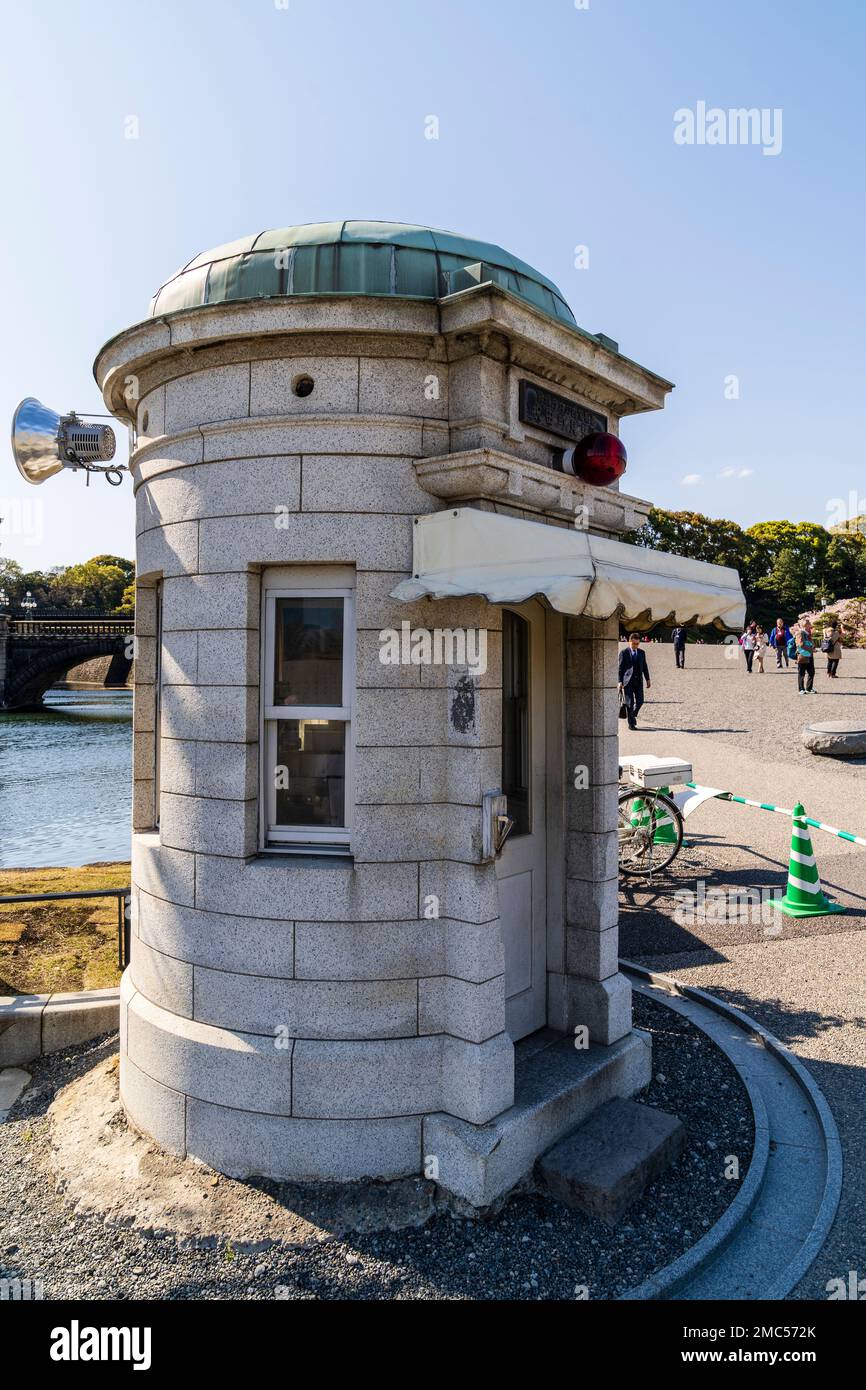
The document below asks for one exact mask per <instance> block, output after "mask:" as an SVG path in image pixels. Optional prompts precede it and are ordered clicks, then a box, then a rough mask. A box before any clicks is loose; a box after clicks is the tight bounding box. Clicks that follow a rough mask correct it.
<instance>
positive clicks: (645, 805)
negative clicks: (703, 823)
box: [617, 767, 683, 876]
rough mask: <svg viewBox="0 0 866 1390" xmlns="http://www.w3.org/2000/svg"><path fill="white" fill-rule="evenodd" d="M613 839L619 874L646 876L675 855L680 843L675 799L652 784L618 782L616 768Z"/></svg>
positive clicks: (658, 870)
mask: <svg viewBox="0 0 866 1390" xmlns="http://www.w3.org/2000/svg"><path fill="white" fill-rule="evenodd" d="M619 779H620V781H619V785H620V788H621V790H620V793H619V801H618V805H617V841H618V853H619V869H620V873H623V874H632V875H646V876H650V875H651V874H654V873H659V872H660V871H661V870H662V869H666V868H667V866H668V865H669V864H670V863H671V862H672V861H673V860H674V859H675V858H676V856H677V855H678V854H679V852H680V850H681V848H682V843H683V818H682V814H681V812H680V809H679V807H678V806H677V804H676V802H675V801H674V800H673V799H672V798H671V797H670V796H668V794H667V793H666V792H661V791H658V790H657V789H656V788H655V787H639V786H635V785H634V784H632V783H628V782H623V781H622V767H620V769H619Z"/></svg>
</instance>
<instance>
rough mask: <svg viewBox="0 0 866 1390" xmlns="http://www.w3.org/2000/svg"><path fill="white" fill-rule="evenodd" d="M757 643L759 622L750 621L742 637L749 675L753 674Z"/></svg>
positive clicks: (741, 641) (741, 643)
mask: <svg viewBox="0 0 866 1390" xmlns="http://www.w3.org/2000/svg"><path fill="white" fill-rule="evenodd" d="M757 645H758V624H757V623H749V626H748V627H747V628H746V630H745V632H744V633H743V635H742V637H741V638H740V646H741V647H742V649H743V651H744V652H745V654H746V672H747V674H748V675H751V674H752V662H753V661H754V659H755V648H756V647H757Z"/></svg>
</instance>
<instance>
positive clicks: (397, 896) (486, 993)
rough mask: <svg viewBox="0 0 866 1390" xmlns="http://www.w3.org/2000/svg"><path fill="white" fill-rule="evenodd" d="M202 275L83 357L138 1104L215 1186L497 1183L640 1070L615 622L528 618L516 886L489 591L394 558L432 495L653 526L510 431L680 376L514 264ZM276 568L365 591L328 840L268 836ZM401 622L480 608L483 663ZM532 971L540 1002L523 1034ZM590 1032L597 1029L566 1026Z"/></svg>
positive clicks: (477, 1193) (438, 499) (395, 236)
mask: <svg viewBox="0 0 866 1390" xmlns="http://www.w3.org/2000/svg"><path fill="white" fill-rule="evenodd" d="M337 225H339V224H337ZM349 225H350V224H349ZM415 230H417V229H415ZM383 235H384V234H383ZM390 236H391V239H392V244H397V245H399V244H400V241H399V229H398V231H397V232H394V231H393V230H392V231H391V232H390ZM451 241H452V243H456V242H457V239H456V238H452V239H451ZM308 244H309V238H308ZM472 245H477V244H472ZM230 249H231V248H229V250H230ZM226 254H227V252H226V251H221V252H219V253H213V257H212V259H213V260H214V261H219V259H220V257H225V255H226ZM496 254H500V255H501V254H502V253H498V248H489V254H488V255H486V256H485V260H487V261H491V262H494V264H495V257H496ZM470 258H471V259H474V260H477V259H478V257H477V256H471V257H470ZM199 262H200V263H201V264H208V260H207V258H206V257H205V258H199ZM193 266H194V267H195V266H196V263H193ZM210 273H211V275H213V269H211V272H210ZM197 277H198V279H197ZM186 278H187V279H189V280H190V281H191V282H193V281H194V282H195V284H191V287H190V290H189V293H187V294H186V298H184V294H183V293H180V294H177V293H175V294H174V299H173V300H171V301H163V299H162V297H161V299H160V300H159V301H157V304H156V309H155V316H154V317H152V318H150V319H149V320H147V321H145V322H143V323H140V324H138V325H136V326H135V327H133V328H130V329H129V330H127V331H126V332H124V333H122V334H120V335H119V336H118V337H116V338H115V339H113V340H112V341H111V342H109V343H108V344H107V345H106V346H105V347H104V348H103V349H102V351H101V352H100V354H99V357H98V359H97V362H96V367H95V371H96V376H97V380H98V382H99V385H100V388H101V389H102V391H103V394H104V398H105V401H106V404H107V407H108V408H109V409H110V410H111V411H112V412H113V413H114V414H115V415H116V416H117V417H118V418H119V419H121V420H128V421H130V422H131V423H133V424H134V428H135V431H136V437H135V447H134V451H133V453H132V456H131V460H130V468H131V471H132V474H133V480H134V490H135V505H136V518H137V521H136V529H137V565H138V579H137V635H138V647H137V661H136V688H135V714H134V735H133V737H134V797H133V849H132V858H133V868H132V881H133V940H132V961H131V965H130V967H129V968H128V970H127V971H126V973H125V975H124V977H123V984H122V1005H121V1093H122V1097H123V1102H124V1105H125V1107H126V1110H127V1113H128V1115H129V1116H130V1118H131V1120H132V1122H133V1123H134V1124H135V1125H136V1126H138V1127H139V1128H140V1129H141V1130H143V1131H145V1132H146V1133H147V1134H149V1135H151V1136H153V1138H154V1139H155V1140H156V1141H157V1142H158V1143H159V1144H160V1145H162V1146H163V1147H164V1148H166V1149H168V1150H170V1151H171V1152H173V1153H176V1154H180V1155H189V1156H194V1157H195V1158H197V1159H200V1160H203V1161H204V1162H206V1163H208V1164H210V1165H212V1166H213V1167H214V1168H216V1169H218V1170H220V1171H223V1172H226V1173H229V1174H232V1175H236V1176H247V1175H253V1174H257V1175H264V1176H268V1177H271V1178H275V1179H293V1180H319V1181H322V1180H324V1181H340V1182H345V1181H351V1180H356V1179H362V1178H370V1177H372V1178H379V1179H394V1178H399V1177H404V1176H407V1175H418V1174H424V1175H426V1176H429V1177H434V1178H436V1179H437V1180H438V1181H439V1182H440V1184H441V1185H442V1186H443V1187H444V1188H445V1189H446V1190H448V1191H450V1192H452V1193H454V1194H455V1195H456V1196H458V1197H460V1198H462V1199H464V1200H466V1201H468V1202H471V1203H474V1204H475V1205H477V1206H483V1205H485V1204H486V1203H487V1202H489V1201H491V1200H493V1199H494V1198H496V1197H498V1196H499V1195H501V1193H502V1192H504V1191H505V1190H507V1189H508V1187H510V1186H511V1185H512V1184H513V1183H514V1182H516V1181H517V1180H518V1179H519V1178H520V1177H522V1176H523V1175H524V1174H525V1173H526V1172H527V1171H528V1170H529V1169H530V1168H531V1166H532V1163H533V1161H534V1159H535V1158H536V1157H537V1156H538V1154H539V1153H540V1152H541V1151H543V1150H544V1149H545V1148H547V1147H549V1146H550V1144H552V1143H553V1142H555V1141H556V1140H557V1139H558V1138H560V1137H561V1135H562V1134H563V1133H564V1132H565V1131H566V1130H567V1129H569V1128H571V1127H573V1125H574V1124H576V1123H579V1122H580V1120H582V1119H583V1118H584V1117H585V1116H586V1115H587V1114H588V1113H590V1111H591V1110H592V1109H594V1108H595V1107H596V1106H597V1105H599V1104H600V1103H602V1102H603V1101H605V1100H607V1099H609V1098H611V1097H612V1096H625V1095H630V1094H633V1093H634V1092H635V1091H636V1090H638V1089H639V1088H640V1087H641V1086H643V1085H645V1084H646V1082H647V1081H648V1079H649V1048H648V1044H647V1041H646V1039H645V1038H643V1037H642V1036H641V1035H639V1034H636V1033H635V1032H633V1031H632V1023H631V999H630V988H629V985H628V983H627V981H626V980H625V978H624V977H623V976H622V975H621V974H620V973H619V972H618V968H617V860H616V831H615V825H616V783H617V719H616V714H617V702H616V698H615V695H614V687H615V685H616V662H617V650H618V648H617V636H618V625H617V621H616V619H610V620H608V621H607V622H591V621H590V620H588V619H585V618H568V617H562V616H560V615H558V614H554V613H553V612H552V611H551V610H549V609H547V608H546V607H543V606H542V605H541V604H536V605H535V609H534V613H535V617H534V622H535V628H534V629H533V630H534V631H536V632H537V633H539V634H540V637H539V640H542V639H543V642H544V646H543V648H542V649H541V650H542V652H543V655H542V657H541V660H542V661H543V663H544V676H545V686H544V693H543V697H542V696H539V697H538V701H537V703H541V702H542V700H543V709H540V708H535V709H534V712H533V713H532V715H531V718H532V719H533V720H536V721H541V722H540V724H539V727H540V728H543V743H542V745H541V747H542V753H541V754H540V755H538V756H541V757H542V758H543V765H542V766H541V768H540V775H541V782H540V790H538V789H536V792H535V793H534V795H536V798H537V804H536V809H535V814H536V824H540V823H541V822H540V820H539V817H541V818H542V819H543V824H544V829H545V840H544V843H543V844H542V845H540V846H536V851H537V852H536V855H535V859H534V860H533V861H532V863H531V864H530V866H529V868H528V869H527V868H526V867H525V866H524V867H521V862H522V861H519V860H514V861H513V868H514V874H515V877H513V878H509V877H507V876H506V877H505V878H503V875H502V867H501V864H498V863H497V862H494V861H491V860H489V859H488V860H484V858H483V851H482V841H483V834H482V803H483V800H484V796H485V793H487V792H489V791H491V790H496V789H499V788H500V787H501V786H502V780H503V767H502V744H503V722H502V721H503V671H502V635H503V620H504V612H506V611H507V610H503V608H502V607H500V606H496V605H491V604H489V603H487V602H486V601H485V600H484V599H481V598H475V597H465V598H458V599H453V600H448V601H443V600H438V601H437V600H432V599H422V600H419V601H417V602H415V603H410V604H406V603H401V602H398V601H397V600H396V599H394V598H393V597H392V596H391V595H392V591H393V590H394V589H395V587H396V585H397V584H398V583H399V582H400V581H401V580H402V579H405V578H406V577H407V576H410V575H411V573H412V532H413V518H414V517H416V516H419V515H422V514H424V513H428V512H432V511H437V510H440V509H442V508H443V507H447V506H453V505H455V504H456V505H471V506H478V507H481V508H485V509H488V510H500V511H508V512H510V513H511V514H513V515H516V516H523V517H529V518H531V519H533V520H535V521H543V522H546V523H547V524H548V525H551V526H569V525H573V517H574V513H575V510H576V509H578V508H580V507H584V508H585V509H586V510H587V514H588V515H589V519H590V520H589V524H590V528H591V529H594V530H599V531H601V532H602V533H603V534H607V535H615V534H617V532H620V531H622V530H624V529H625V528H627V527H632V526H634V525H636V524H639V523H640V521H641V520H642V519H643V517H644V516H645V515H646V511H647V506H648V504H646V503H642V502H640V501H637V500H635V499H633V498H629V497H627V496H625V495H624V494H622V493H621V492H619V491H618V490H617V489H616V488H614V489H595V488H591V487H587V486H586V485H584V484H582V483H580V482H579V481H578V480H577V479H575V478H566V477H565V476H564V475H562V474H556V473H554V472H553V471H552V468H551V462H552V460H553V458H554V457H555V451H556V450H557V449H561V448H562V447H563V443H564V441H563V439H562V438H560V437H558V436H556V435H554V434H551V433H546V432H545V431H544V430H541V429H539V428H537V427H536V426H534V425H532V424H530V423H527V422H525V421H523V420H521V418H520V416H521V411H520V401H519V397H520V382H521V381H529V382H533V383H536V384H538V385H541V386H546V387H547V388H548V389H550V390H553V391H555V392H557V393H558V394H559V395H561V396H562V397H564V398H566V399H568V400H570V401H573V402H574V403H575V404H576V405H579V406H581V407H584V408H585V409H586V410H588V411H594V412H599V413H601V414H602V415H603V416H604V417H605V418H606V420H607V422H608V429H609V430H610V431H611V432H616V431H617V428H618V420H619V418H620V417H621V416H622V415H625V414H629V413H633V412H635V411H640V410H646V409H655V408H659V407H661V406H662V404H663V401H664V396H665V393H666V391H667V390H668V389H669V385H668V383H666V382H664V381H662V380H661V379H660V378H658V377H656V376H655V375H653V374H652V373H649V372H647V371H645V370H644V369H642V368H640V367H638V366H637V365H635V364H634V363H632V362H630V361H628V360H627V359H626V358H624V357H622V356H620V355H619V354H618V353H617V352H616V351H614V350H612V346H611V345H609V340H600V339H597V338H595V337H593V336H592V335H590V334H586V333H583V332H582V331H581V330H579V329H577V327H576V326H575V325H573V324H572V323H569V322H567V321H564V320H563V319H562V317H561V316H560V317H556V316H554V314H552V313H550V312H546V311H545V310H544V309H542V308H540V307H539V306H538V305H537V304H533V303H531V302H528V300H527V299H526V298H525V297H524V296H523V295H522V294H521V293H519V292H517V291H516V290H515V289H514V288H512V287H510V282H509V284H503V283H490V282H487V283H481V284H478V285H475V286H472V285H470V287H469V288H467V289H465V290H458V291H457V292H455V293H451V294H446V295H444V296H441V295H436V294H435V293H434V294H432V295H430V296H428V297H424V296H415V297H402V296H401V295H398V294H395V293H394V292H393V282H392V284H391V285H390V286H389V288H388V290H387V291H386V292H382V293H378V294H367V293H361V292H345V293H334V292H331V293H317V292H316V290H315V289H313V290H312V291H309V292H305V293H298V292H292V289H291V286H290V285H288V284H287V283H286V282H285V281H283V282H282V284H281V287H280V292H279V293H274V294H267V295H263V296H262V297H259V298H245V299H231V298H228V297H224V298H222V299H221V298H219V297H218V296H214V295H213V294H212V295H211V296H210V299H211V300H212V301H213V302H206V303H200V302H199V300H200V299H201V298H202V295H203V294H206V293H207V290H206V289H203V288H202V287H201V277H200V276H199V272H198V270H196V269H194V270H193V271H192V272H191V273H190V274H189V275H188V276H187V277H186ZM539 280H541V277H539ZM177 283H178V282H174V284H175V287H176V286H177ZM514 284H515V285H518V288H519V282H518V281H517V279H515V280H514ZM196 285H198V288H196ZM163 302H167V303H169V304H170V308H169V311H168V312H164V313H163V312H161V305H162V304H163ZM310 383H312V385H311V386H310ZM286 586H287V587H286ZM292 588H295V589H296V590H297V591H299V592H304V590H307V591H308V592H312V593H313V594H318V595H321V594H327V592H328V590H339V591H340V593H341V594H343V595H344V596H345V597H346V603H347V605H348V608H347V609H346V611H349V608H351V610H353V614H354V618H353V627H352V629H351V630H350V629H349V628H347V629H346V632H345V633H344V638H343V654H342V658H343V663H344V678H345V683H346V688H347V690H348V694H347V695H346V697H345V698H346V699H347V700H348V704H347V705H346V706H345V707H344V708H343V709H342V713H341V715H340V719H341V722H342V723H343V724H344V725H345V726H346V727H345V733H344V734H341V735H340V737H341V738H342V737H345V742H346V747H347V755H346V760H345V769H346V771H345V793H346V802H347V806H348V811H347V816H346V827H347V828H346V833H345V836H344V837H343V841H342V843H341V842H340V836H339V834H338V835H337V836H335V837H332V838H331V839H330V840H329V839H327V837H326V838H325V839H314V840H313V841H312V842H311V843H308V844H306V845H305V844H304V843H302V841H303V836H301V837H300V840H297V839H296V841H295V842H294V843H292V842H291V836H290V839H289V842H288V843H287V842H285V841H280V840H279V839H274V837H273V835H269V833H268V822H269V821H270V820H271V817H272V814H273V804H274V803H273V799H272V796H271V790H270V789H271V785H272V782H273V779H274V776H275V772H274V767H273V766H271V759H270V754H269V752H268V750H267V748H266V747H265V743H264V742H263V730H267V726H268V709H269V705H268V702H269V700H270V699H271V698H272V697H273V691H272V690H271V689H270V687H269V684H268V683H269V680H270V673H269V670H268V661H267V653H268V652H269V651H270V650H271V649H270V648H269V646H268V643H269V642H272V641H273V636H272V635H271V636H270V637H269V635H268V633H267V632H266V631H264V630H263V623H266V622H267V613H268V611H269V610H268V604H267V595H268V593H269V592H286V591H291V590H292ZM516 616H517V617H519V614H518V615H516ZM405 621H408V622H409V623H410V624H411V625H412V628H413V629H416V628H424V629H428V630H433V629H436V628H440V629H441V628H449V629H466V630H469V629H471V630H475V629H483V630H485V631H486V633H487V663H486V669H485V670H483V671H481V670H472V669H469V668H467V666H464V667H462V668H460V667H456V666H453V665H433V664H429V665H424V664H421V665H415V664H408V665H404V664H390V665H388V664H383V663H382V661H381V660H380V651H381V646H382V641H381V634H382V632H383V630H386V629H396V630H397V631H400V630H401V624H402V623H403V622H405ZM510 621H513V620H512V619H506V622H510ZM533 641H535V638H533ZM533 650H535V649H534V648H533ZM509 660H511V657H510V658H509ZM509 679H510V678H509ZM269 691H270V693H269ZM278 713H279V712H278ZM308 717H309V713H308ZM528 717H530V716H527V718H528ZM294 734H297V729H294ZM289 742H291V739H290V740H289ZM295 743H297V739H295ZM536 760H537V758H536ZM576 765H582V766H585V767H586V768H587V769H588V773H589V786H588V789H586V790H576V789H575V788H574V786H573V783H572V776H571V769H573V768H574V767H575V766H576ZM536 772H538V769H536ZM331 786H332V791H333V784H331ZM339 790H340V789H339V788H338V793H339ZM338 818H339V817H338ZM326 819H327V813H326ZM332 819H333V817H332ZM512 843H513V844H517V845H518V846H519V845H520V837H519V836H518V837H517V838H516V839H515V840H514V841H509V842H507V844H512ZM527 843H528V842H527ZM509 852H510V853H512V851H509ZM516 852H517V851H514V852H513V853H516ZM520 852H521V853H522V852H523V851H520ZM527 874H528V875H529V878H528V879H527V877H526V875H527ZM527 885H528V886H527ZM524 890H526V891H524ZM527 895H528V896H527ZM503 896H504V897H505V898H507V899H508V903H507V911H503V908H502V900H503ZM515 904H517V906H516V907H515ZM521 912H523V913H524V914H525V915H526V916H527V920H526V921H525V922H524V923H523V925H521V916H520V914H521ZM539 913H542V914H543V916H542V918H541V919H539ZM506 916H507V918H508V923H509V925H508V929H507V931H506V930H505V928H504V926H503V922H504V920H505V917H506ZM530 918H531V919H532V920H531V921H530V920H529V919H530ZM533 923H534V926H533ZM539 927H540V930H539ZM524 929H525V931H526V932H527V933H529V936H524V935H522V932H523V930H524ZM533 932H534V935H533ZM527 943H528V944H527ZM530 957H531V959H530ZM527 960H529V966H528V967H527ZM527 968H528V969H529V971H530V973H531V974H532V975H533V977H534V978H533V980H532V982H531V984H532V989H533V991H534V999H535V1003H534V1005H533V1010H532V1011H530V1012H526V1011H525V1010H524V1011H523V1013H522V1014H520V1010H519V1009H518V1014H519V1015H520V1017H518V1021H517V1023H514V1022H510V1021H509V1006H510V1005H509V1001H511V1000H513V999H514V998H516V996H517V995H520V994H521V990H523V993H524V994H525V990H524V989H523V986H524V985H525V983H526V981H525V979H524V978H523V974H525V971H526V970H527ZM522 972H523V974H522ZM539 1001H540V1005H539ZM539 1008H540V1012H539ZM516 1016H517V1015H515V1014H514V1012H513V1010H512V1018H514V1017H516ZM521 1019H522V1021H521ZM581 1026H586V1027H587V1028H588V1030H589V1038H590V1041H591V1046H590V1047H589V1049H588V1050H580V1049H577V1048H575V1047H574V1046H573V1045H572V1038H571V1034H572V1032H573V1030H574V1029H575V1028H579V1027H581ZM539 1028H540V1029H542V1030H545V1031H539ZM527 1030H529V1036H526V1037H522V1039H521V1035H523V1034H526V1033H527ZM560 1038H564V1041H561V1042H560V1041H558V1039H560ZM515 1040H516V1041H515ZM540 1058H543V1059H544V1061H545V1065H543V1066H542V1065H541V1063H540V1061H539V1059H540ZM516 1061H517V1067H516V1066H515V1062H516ZM515 1081H517V1090H516V1091H515Z"/></svg>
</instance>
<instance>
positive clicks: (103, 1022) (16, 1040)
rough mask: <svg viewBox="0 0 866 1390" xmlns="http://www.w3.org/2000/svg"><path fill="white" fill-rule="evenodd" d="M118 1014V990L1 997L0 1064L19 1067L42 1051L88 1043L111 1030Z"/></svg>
mask: <svg viewBox="0 0 866 1390" xmlns="http://www.w3.org/2000/svg"><path fill="white" fill-rule="evenodd" d="M119 1015H120V992H119V990H117V989H83V990H77V991H75V992H74V993H71V994H13V995H10V996H5V997H3V998H0V1066H4V1067H9V1066H18V1065H20V1064H21V1063H23V1062H32V1061H33V1060H34V1058H36V1057H41V1056H42V1055H43V1053H46V1052H60V1051H62V1050H63V1048H65V1047H74V1046H75V1044H76V1043H82V1042H89V1041H90V1039H91V1038H97V1037H99V1035H100V1034H101V1033H110V1032H112V1031H113V1030H114V1029H115V1028H116V1027H117V1025H118V1019H119Z"/></svg>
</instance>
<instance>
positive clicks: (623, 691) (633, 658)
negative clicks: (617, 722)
mask: <svg viewBox="0 0 866 1390" xmlns="http://www.w3.org/2000/svg"><path fill="white" fill-rule="evenodd" d="M644 681H646V688H647V690H649V689H650V687H651V685H652V681H651V680H650V673H649V667H648V666H647V661H646V652H645V651H644V650H643V648H642V647H641V644H640V633H639V632H633V633H631V635H630V636H629V639H628V646H627V647H624V648H623V650H622V651H621V652H620V654H619V693H620V696H621V697H622V698H623V699H624V700H625V706H626V710H627V712H628V727H629V728H630V729H636V728H637V717H638V714H639V712H640V707H641V705H642V704H643V699H644V696H643V687H644Z"/></svg>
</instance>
